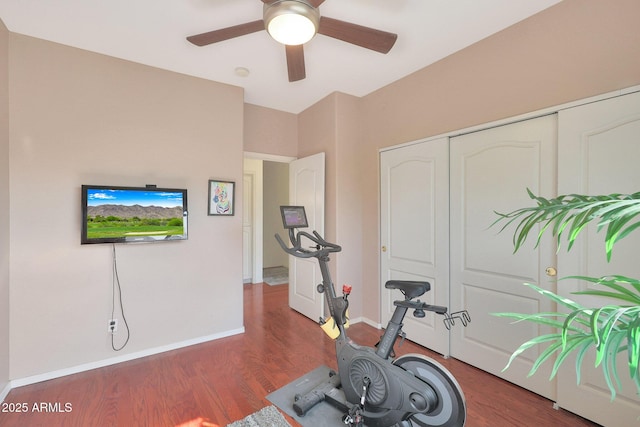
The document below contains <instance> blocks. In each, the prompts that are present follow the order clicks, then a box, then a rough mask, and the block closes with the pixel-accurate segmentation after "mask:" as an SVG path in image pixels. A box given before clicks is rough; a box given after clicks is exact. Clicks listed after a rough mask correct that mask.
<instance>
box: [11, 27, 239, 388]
mask: <svg viewBox="0 0 640 427" xmlns="http://www.w3.org/2000/svg"><path fill="white" fill-rule="evenodd" d="M9 40H10V53H9V71H10V72H9V75H10V79H9V85H10V92H11V93H10V95H11V96H10V106H9V108H10V111H9V113H10V116H11V132H10V140H9V144H10V164H11V169H10V206H11V217H10V220H11V222H10V224H11V240H10V245H11V246H10V251H11V261H10V271H11V299H10V304H11V319H10V320H11V336H10V344H11V359H10V378H11V379H20V378H25V377H29V376H32V375H36V374H41V373H46V372H50V371H55V370H59V369H65V368H69V367H75V366H78V365H82V364H87V363H93V362H99V361H102V360H105V359H109V358H113V357H115V356H119V357H120V356H124V355H126V354H127V353H134V352H144V351H146V350H149V349H154V348H158V347H162V346H167V345H173V344H176V343H180V342H184V341H188V340H199V339H202V338H206V337H210V336H215V335H216V334H220V333H227V332H229V331H233V330H235V331H239V330H241V328H242V325H243V323H242V322H243V319H242V286H241V284H242V224H241V220H242V215H238V214H236V215H235V216H231V217H209V216H207V181H208V179H210V178H219V179H227V180H232V181H236V182H238V183H241V182H242V163H243V162H242V160H243V148H242V135H243V121H242V118H243V108H244V105H243V93H242V90H241V89H240V88H237V87H231V86H227V85H223V84H218V83H214V82H210V81H206V80H200V79H195V78H191V77H187V76H184V75H179V74H175V73H171V72H167V71H162V70H158V69H154V68H150V67H146V66H142V65H138V64H134V63H131V62H127V61H122V60H118V59H114V58H111V57H107V56H103V55H98V54H94V53H90V52H87V51H82V50H79V49H74V48H69V47H65V46H62V45H57V44H54V43H50V42H46V41H42V40H38V39H34V38H30V37H25V36H21V35H17V34H10V38H9ZM196 106H197V107H196ZM4 151H5V152H6V149H5V150H4ZM0 153H1V152H0ZM2 158H3V156H0V159H2ZM3 170H4V168H3ZM3 181H4V180H0V192H1V191H2V188H3V185H2V182H3ZM81 184H109V185H132V186H137V185H145V184H156V185H158V186H161V187H175V188H187V189H188V191H189V193H188V202H189V239H188V240H187V241H182V242H170V243H162V244H161V243H158V244H138V245H117V246H116V250H117V263H118V273H119V279H120V282H121V285H122V289H123V299H124V306H125V313H126V318H127V320H128V322H129V324H130V327H131V340H130V342H129V344H128V345H127V347H126V348H125V349H124V350H122V351H121V352H120V353H115V352H114V351H112V350H111V344H110V341H109V337H108V335H107V328H106V325H107V320H108V319H109V318H110V316H111V295H112V248H111V246H110V245H85V246H82V245H80V186H81ZM4 187H6V185H4ZM2 206H4V204H3V205H2ZM3 209H4V208H3ZM236 209H237V210H238V211H239V212H241V210H242V186H241V185H239V186H237V189H236ZM0 215H1V214H0ZM2 226H3V227H4V222H3V225H2ZM2 230H4V228H3V229H0V232H2ZM2 241H4V239H3V240H2ZM3 292H5V293H6V291H5V290H4V289H3ZM2 312H3V313H4V310H2ZM116 336H117V337H118V341H120V340H122V339H123V338H124V325H123V323H122V321H121V323H120V331H119V333H118V335H116ZM0 337H2V335H0ZM120 342H122V341H120ZM117 343H118V342H117ZM0 372H1V371H0Z"/></svg>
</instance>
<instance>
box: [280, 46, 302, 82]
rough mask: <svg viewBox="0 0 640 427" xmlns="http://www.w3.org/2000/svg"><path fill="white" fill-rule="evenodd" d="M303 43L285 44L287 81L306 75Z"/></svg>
mask: <svg viewBox="0 0 640 427" xmlns="http://www.w3.org/2000/svg"><path fill="white" fill-rule="evenodd" d="M302 46H304V45H301V44H300V45H296V46H291V45H286V46H285V49H286V52H287V70H288V71H289V81H290V82H297V81H298V80H302V79H304V78H305V77H306V76H307V73H306V71H305V69H304V49H303V47H302Z"/></svg>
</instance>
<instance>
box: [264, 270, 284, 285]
mask: <svg viewBox="0 0 640 427" xmlns="http://www.w3.org/2000/svg"><path fill="white" fill-rule="evenodd" d="M262 277H263V279H262V281H263V282H264V283H266V284H267V285H269V286H276V285H284V284H285V283H289V269H288V268H287V267H268V268H265V269H264V270H263V271H262Z"/></svg>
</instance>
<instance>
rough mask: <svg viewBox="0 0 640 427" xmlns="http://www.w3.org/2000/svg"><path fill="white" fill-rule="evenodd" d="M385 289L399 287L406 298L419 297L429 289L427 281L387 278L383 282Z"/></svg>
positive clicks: (429, 285)
mask: <svg viewBox="0 0 640 427" xmlns="http://www.w3.org/2000/svg"><path fill="white" fill-rule="evenodd" d="M384 287H385V288H387V289H399V290H400V291H402V293H403V294H404V295H405V297H407V298H408V299H412V298H415V297H419V296H420V295H422V294H424V293H425V292H428V291H430V290H431V284H430V283H429V282H416V281H412V280H388V281H387V283H385V284H384Z"/></svg>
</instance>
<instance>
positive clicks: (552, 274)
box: [544, 267, 558, 277]
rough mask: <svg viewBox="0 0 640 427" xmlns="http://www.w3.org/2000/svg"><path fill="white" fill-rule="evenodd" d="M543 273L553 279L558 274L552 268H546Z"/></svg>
mask: <svg viewBox="0 0 640 427" xmlns="http://www.w3.org/2000/svg"><path fill="white" fill-rule="evenodd" d="M544 272H545V273H547V276H550V277H553V276H555V275H556V274H558V272H557V271H556V269H555V268H553V267H547V269H546V270H545V271H544Z"/></svg>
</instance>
